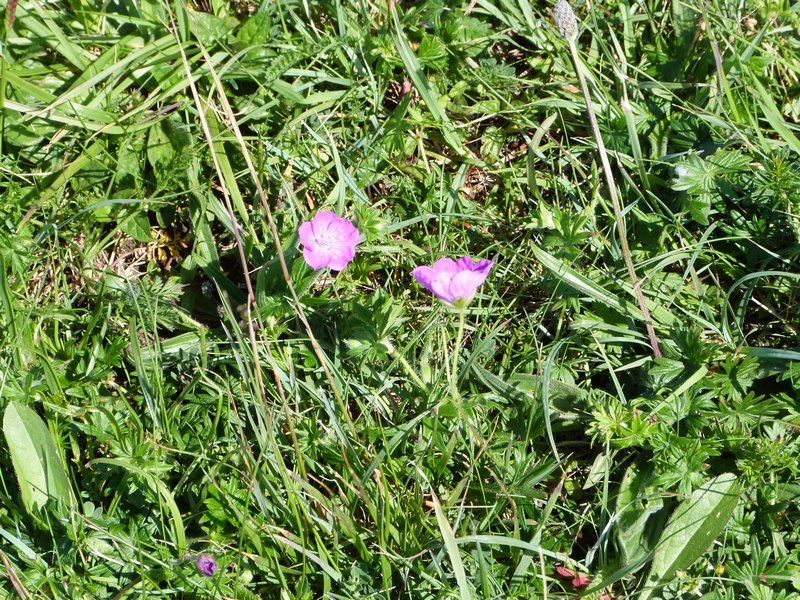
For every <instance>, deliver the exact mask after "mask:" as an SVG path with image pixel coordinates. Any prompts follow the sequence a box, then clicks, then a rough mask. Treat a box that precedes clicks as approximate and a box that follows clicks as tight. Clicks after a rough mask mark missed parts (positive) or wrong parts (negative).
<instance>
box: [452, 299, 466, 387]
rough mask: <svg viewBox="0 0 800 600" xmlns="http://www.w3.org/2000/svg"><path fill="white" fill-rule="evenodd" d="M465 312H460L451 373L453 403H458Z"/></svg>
mask: <svg viewBox="0 0 800 600" xmlns="http://www.w3.org/2000/svg"><path fill="white" fill-rule="evenodd" d="M464 320H465V318H464V310H463V309H462V310H459V311H458V333H457V334H456V345H455V346H454V347H453V369H452V370H451V372H450V392H451V394H452V396H453V402H458V400H459V396H458V355H459V354H460V353H461V342H462V340H463V339H464Z"/></svg>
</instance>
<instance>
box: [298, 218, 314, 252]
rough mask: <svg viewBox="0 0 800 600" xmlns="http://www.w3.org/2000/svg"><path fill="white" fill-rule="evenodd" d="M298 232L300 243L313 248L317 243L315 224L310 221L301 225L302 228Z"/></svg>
mask: <svg viewBox="0 0 800 600" xmlns="http://www.w3.org/2000/svg"><path fill="white" fill-rule="evenodd" d="M297 233H298V235H299V236H300V243H301V244H303V246H305V247H306V248H311V249H312V250H313V248H314V247H315V246H316V245H317V238H316V236H315V235H314V226H313V225H312V224H311V223H310V222H309V221H306V222H305V223H303V224H302V225H300V229H298V230H297Z"/></svg>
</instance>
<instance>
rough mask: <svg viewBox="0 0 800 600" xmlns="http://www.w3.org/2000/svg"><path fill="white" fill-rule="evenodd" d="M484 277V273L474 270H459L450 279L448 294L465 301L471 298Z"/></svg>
mask: <svg viewBox="0 0 800 600" xmlns="http://www.w3.org/2000/svg"><path fill="white" fill-rule="evenodd" d="M484 279H486V275H482V274H480V273H475V272H474V271H461V272H459V273H456V274H455V275H454V276H453V278H452V279H451V280H450V286H449V289H450V295H451V296H452V297H453V299H454V300H455V299H456V298H463V299H464V300H466V301H467V302H469V301H470V300H472V297H473V296H474V295H475V292H477V291H478V287H480V285H481V284H482V283H483V280H484Z"/></svg>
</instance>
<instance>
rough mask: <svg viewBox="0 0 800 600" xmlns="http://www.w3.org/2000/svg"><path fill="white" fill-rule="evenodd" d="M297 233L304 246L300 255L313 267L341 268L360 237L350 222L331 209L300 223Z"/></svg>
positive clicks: (344, 265) (351, 253)
mask: <svg viewBox="0 0 800 600" xmlns="http://www.w3.org/2000/svg"><path fill="white" fill-rule="evenodd" d="M298 233H299V234H300V242H301V243H302V244H303V246H304V248H303V258H304V259H305V260H306V262H307V263H308V265H309V266H310V267H311V268H312V269H322V268H323V267H330V268H331V270H333V271H341V270H343V269H344V268H345V267H346V266H347V263H349V262H350V261H351V260H353V257H354V256H355V255H356V245H357V244H358V242H359V241H360V239H361V235H360V234H359V233H358V229H356V228H355V226H354V225H353V224H352V223H351V222H350V221H348V220H347V219H343V218H341V217H337V216H336V213H334V212H332V211H330V210H326V211H322V212H318V213H317V214H316V215H314V218H313V219H311V221H308V222H306V223H303V224H302V225H300V230H299V232H298Z"/></svg>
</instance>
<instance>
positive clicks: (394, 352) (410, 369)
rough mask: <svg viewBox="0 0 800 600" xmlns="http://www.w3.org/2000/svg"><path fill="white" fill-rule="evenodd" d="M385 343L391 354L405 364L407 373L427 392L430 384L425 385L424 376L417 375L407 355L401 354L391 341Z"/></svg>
mask: <svg viewBox="0 0 800 600" xmlns="http://www.w3.org/2000/svg"><path fill="white" fill-rule="evenodd" d="M383 345H384V346H386V349H387V350H388V352H389V354H390V355H391V356H393V357H394V358H395V359H397V361H398V362H399V363H400V364H401V365H403V368H404V369H405V370H406V373H408V374H409V376H410V377H411V379H413V380H414V383H416V384H417V385H418V386H419V387H420V389H422V391H423V392H425V393H426V394H427V392H428V386H427V385H425V382H424V381H422V378H421V377H420V376H419V375H417V372H416V371H415V370H414V368H413V367H412V366H411V365H410V364H409V362H408V361H407V360H406V358H405V356H403V355H402V354H400V353H399V352H398V351H397V348H395V347H394V346H393V345H392V344H391V343H390V342H387V341H384V342H383Z"/></svg>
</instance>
